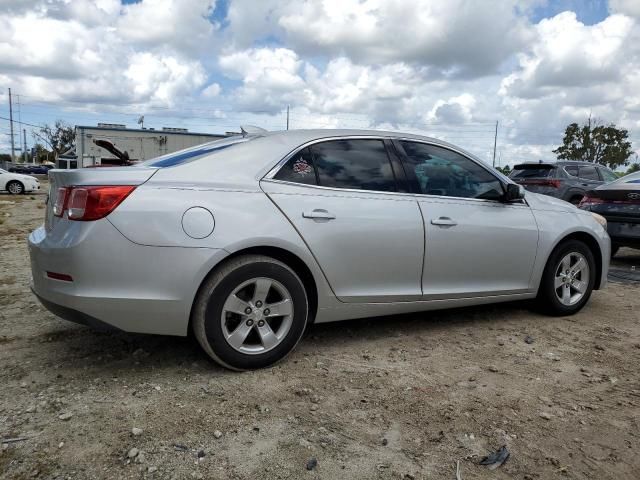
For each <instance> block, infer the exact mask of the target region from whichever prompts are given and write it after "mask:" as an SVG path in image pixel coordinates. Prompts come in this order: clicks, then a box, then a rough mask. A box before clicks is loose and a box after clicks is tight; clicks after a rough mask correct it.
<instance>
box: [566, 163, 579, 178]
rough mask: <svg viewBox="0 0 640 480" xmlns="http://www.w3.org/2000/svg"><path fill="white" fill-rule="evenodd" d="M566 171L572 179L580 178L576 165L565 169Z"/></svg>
mask: <svg viewBox="0 0 640 480" xmlns="http://www.w3.org/2000/svg"><path fill="white" fill-rule="evenodd" d="M564 171H565V172H567V173H568V174H569V175H571V176H572V177H577V176H578V167H577V166H575V165H572V166H569V167H564Z"/></svg>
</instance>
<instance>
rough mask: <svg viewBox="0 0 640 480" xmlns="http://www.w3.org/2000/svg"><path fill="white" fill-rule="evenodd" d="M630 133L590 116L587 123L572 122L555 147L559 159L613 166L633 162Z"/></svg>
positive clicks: (613, 167)
mask: <svg viewBox="0 0 640 480" xmlns="http://www.w3.org/2000/svg"><path fill="white" fill-rule="evenodd" d="M628 138H629V132H628V131H627V130H625V129H624V128H616V126H615V124H613V123H611V124H609V125H602V124H599V123H598V122H597V121H594V120H592V119H591V117H589V120H588V122H587V123H586V124H585V125H578V124H577V123H572V124H570V125H569V126H567V128H566V129H565V132H564V138H563V140H562V145H560V146H559V147H558V148H556V149H555V150H553V153H555V154H556V156H557V157H558V159H559V160H582V161H585V162H592V163H599V164H600V165H605V166H607V167H609V168H611V169H615V168H617V167H620V166H626V165H628V164H629V157H630V156H631V155H632V153H633V151H632V150H631V142H629V141H628Z"/></svg>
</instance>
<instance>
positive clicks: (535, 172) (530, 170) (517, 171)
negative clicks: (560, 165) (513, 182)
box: [509, 165, 553, 178]
mask: <svg viewBox="0 0 640 480" xmlns="http://www.w3.org/2000/svg"><path fill="white" fill-rule="evenodd" d="M552 171H553V167H551V166H545V167H538V166H535V167H533V166H532V167H529V166H524V165H516V166H515V167H513V171H512V172H511V175H509V176H510V177H511V178H541V177H542V178H545V177H548V176H550V174H551V172H552Z"/></svg>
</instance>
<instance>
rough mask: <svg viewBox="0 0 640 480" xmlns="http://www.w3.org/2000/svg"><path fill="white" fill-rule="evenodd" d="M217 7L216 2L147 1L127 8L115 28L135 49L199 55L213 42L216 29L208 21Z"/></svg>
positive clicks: (209, 0)
mask: <svg viewBox="0 0 640 480" xmlns="http://www.w3.org/2000/svg"><path fill="white" fill-rule="evenodd" d="M214 6H215V0H144V1H142V2H139V3H133V4H130V5H126V6H124V7H123V12H122V15H121V16H120V17H119V19H118V22H117V23H116V28H117V30H118V34H119V35H121V36H122V38H123V39H124V40H125V41H126V42H129V43H133V44H135V45H142V46H145V47H148V48H152V49H154V48H155V49H158V50H165V51H166V50H167V49H168V50H170V51H175V50H178V51H186V52H189V51H199V50H202V49H205V48H210V47H211V43H213V41H214V37H213V33H214V32H215V29H216V27H215V26H214V25H213V24H212V23H211V21H209V19H208V17H209V16H210V15H211V14H212V13H213V8H214Z"/></svg>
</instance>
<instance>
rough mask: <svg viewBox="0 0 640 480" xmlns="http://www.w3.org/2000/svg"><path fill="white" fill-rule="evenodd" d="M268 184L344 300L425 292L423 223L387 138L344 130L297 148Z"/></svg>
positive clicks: (398, 297)
mask: <svg viewBox="0 0 640 480" xmlns="http://www.w3.org/2000/svg"><path fill="white" fill-rule="evenodd" d="M268 177H271V178H269V179H265V180H263V181H262V182H261V186H262V189H263V190H264V191H265V193H267V195H269V197H270V198H271V199H272V201H273V202H274V203H275V204H276V205H277V206H278V207H279V208H280V209H281V210H282V212H283V213H284V214H285V215H286V216H287V218H288V219H289V220H290V221H291V223H292V224H293V225H294V227H295V228H296V229H297V230H298V232H299V233H300V235H301V236H302V238H303V239H304V241H305V242H306V243H307V245H308V247H309V249H310V250H311V252H312V253H313V255H314V256H315V258H316V259H317V261H318V263H319V265H320V267H321V268H322V270H323V272H324V274H325V275H326V277H327V280H328V281H329V284H330V285H331V288H332V289H333V291H334V292H335V294H336V296H337V297H338V298H339V299H340V300H342V301H345V302H363V301H367V302H392V301H402V300H411V299H419V298H421V295H422V290H421V283H420V280H421V276H422V261H423V252H424V230H423V222H422V216H421V214H420V209H419V208H418V204H417V202H416V200H415V198H413V196H412V195H409V194H407V193H406V192H404V193H403V190H405V188H404V186H403V185H404V181H405V179H404V174H403V173H402V171H401V166H400V164H399V162H398V159H397V157H395V156H394V155H393V154H392V155H390V153H389V151H388V148H387V146H386V145H385V141H384V140H382V139H377V138H345V139H334V140H326V141H321V142H318V143H314V144H312V145H310V146H309V147H307V148H304V149H302V150H300V151H299V152H297V153H296V154H294V155H293V156H292V157H291V158H289V159H288V160H287V162H286V163H285V164H284V165H283V166H282V168H281V169H280V170H279V171H278V172H277V173H275V174H274V175H271V176H268Z"/></svg>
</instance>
